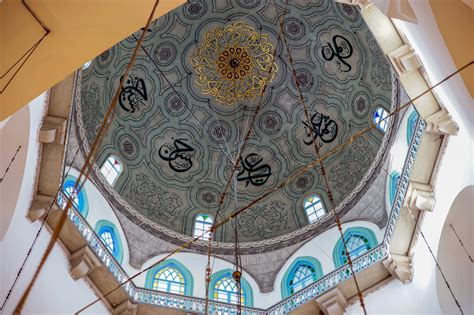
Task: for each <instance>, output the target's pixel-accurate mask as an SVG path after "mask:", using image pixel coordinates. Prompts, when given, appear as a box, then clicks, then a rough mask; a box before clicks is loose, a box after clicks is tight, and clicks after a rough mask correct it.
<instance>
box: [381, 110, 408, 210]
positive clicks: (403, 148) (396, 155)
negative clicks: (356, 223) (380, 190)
mask: <svg viewBox="0 0 474 315" xmlns="http://www.w3.org/2000/svg"><path fill="white" fill-rule="evenodd" d="M413 111H415V109H414V108H413V106H409V107H408V110H407V111H405V115H403V117H402V121H401V122H400V128H399V129H398V133H397V135H396V137H395V141H394V142H393V146H392V148H391V149H390V160H389V166H388V168H387V170H388V171H387V181H386V183H385V194H386V197H385V207H386V209H387V214H388V215H389V216H390V212H391V211H392V205H391V204H390V197H389V196H390V174H392V172H393V171H397V172H399V173H400V174H401V173H402V170H403V165H404V164H405V160H406V159H404V158H400V157H401V156H405V157H406V155H407V153H408V144H407V141H406V138H407V133H408V117H410V114H411V113H412V112H413Z"/></svg>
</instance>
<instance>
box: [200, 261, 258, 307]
mask: <svg viewBox="0 0 474 315" xmlns="http://www.w3.org/2000/svg"><path fill="white" fill-rule="evenodd" d="M233 272H234V271H233V270H232V269H224V270H220V271H218V272H216V273H214V274H212V275H211V281H210V282H209V299H211V300H213V301H217V300H216V299H215V298H214V296H215V294H216V288H215V286H216V284H217V283H218V282H219V281H220V280H222V279H225V278H228V279H230V280H232V281H234V282H235V280H234V278H233V277H232V273H233ZM240 284H241V286H240V288H241V290H242V292H243V294H244V297H245V298H244V303H242V305H245V306H248V307H253V291H252V287H251V286H250V284H249V283H248V282H247V280H246V279H245V278H244V277H243V276H242V277H241V278H240ZM224 303H229V302H224ZM229 304H233V303H229ZM233 305H236V304H233Z"/></svg>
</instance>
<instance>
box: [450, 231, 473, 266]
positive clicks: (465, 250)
mask: <svg viewBox="0 0 474 315" xmlns="http://www.w3.org/2000/svg"><path fill="white" fill-rule="evenodd" d="M449 226H450V227H451V230H453V232H454V234H456V237H457V239H458V241H459V243H460V244H461V246H462V248H463V249H464V252H465V253H466V255H467V257H469V260H470V261H471V263H474V260H473V259H472V256H471V254H469V252H468V250H467V248H466V247H465V246H464V243H463V242H462V240H461V238H460V237H459V235H458V233H457V232H456V230H455V229H454V226H453V225H452V224H449Z"/></svg>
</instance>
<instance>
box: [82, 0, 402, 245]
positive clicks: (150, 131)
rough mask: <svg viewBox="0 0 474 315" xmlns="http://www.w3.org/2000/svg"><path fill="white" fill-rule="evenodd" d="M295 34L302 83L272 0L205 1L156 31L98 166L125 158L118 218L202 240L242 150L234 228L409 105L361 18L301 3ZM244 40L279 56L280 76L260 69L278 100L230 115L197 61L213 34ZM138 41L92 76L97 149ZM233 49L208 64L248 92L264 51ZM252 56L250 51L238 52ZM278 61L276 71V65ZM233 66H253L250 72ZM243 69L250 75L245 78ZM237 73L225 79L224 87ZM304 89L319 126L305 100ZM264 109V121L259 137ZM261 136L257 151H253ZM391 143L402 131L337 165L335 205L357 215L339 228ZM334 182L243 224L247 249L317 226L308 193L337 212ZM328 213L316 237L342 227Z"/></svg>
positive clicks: (197, 0)
mask: <svg viewBox="0 0 474 315" xmlns="http://www.w3.org/2000/svg"><path fill="white" fill-rule="evenodd" d="M276 6H277V8H279V9H278V10H280V11H281V12H279V13H282V10H283V9H282V8H284V7H285V6H286V4H285V3H284V1H281V0H279V1H276ZM282 26H283V30H282V33H283V35H282V36H285V39H286V40H287V43H288V45H289V50H290V52H291V56H292V60H293V65H294V68H295V69H294V74H295V77H296V80H298V82H295V79H294V76H293V70H292V67H291V65H290V64H289V56H288V54H287V52H286V48H285V44H284V42H283V40H282V38H281V37H280V36H279V34H280V24H279V23H278V17H277V15H276V13H275V8H274V4H273V2H272V1H251V0H246V1H240V0H235V1H234V0H232V1H231V0H229V1H224V0H213V1H211V0H208V1H204V0H193V1H190V2H189V3H186V4H184V5H182V6H180V7H178V8H176V9H175V10H173V11H171V12H169V13H167V14H165V15H164V16H162V17H160V18H159V19H157V20H156V21H154V22H153V23H152V24H151V26H150V29H149V30H146V34H145V38H144V42H143V47H144V50H140V51H139V54H138V58H137V60H136V62H135V64H134V66H133V68H132V70H131V72H130V74H129V76H128V77H127V78H125V84H124V87H123V88H122V90H121V97H120V99H121V102H119V104H118V105H119V106H117V109H116V115H115V119H114V122H113V123H112V126H111V128H110V129H109V132H108V134H107V135H106V136H105V138H104V140H103V143H102V146H101V148H100V150H99V153H98V158H97V161H96V162H97V165H102V164H103V163H104V161H105V160H106V159H107V157H108V156H110V155H114V156H117V158H118V159H119V160H120V161H121V162H123V169H122V172H121V174H120V176H119V177H118V178H117V179H116V181H115V183H114V185H113V190H114V193H113V194H111V195H110V196H109V197H110V199H111V200H110V202H111V203H113V204H114V205H115V206H116V208H117V209H119V211H123V212H124V214H126V215H127V216H128V217H130V218H133V220H134V221H135V222H137V221H141V222H151V223H152V226H159V227H163V228H164V229H168V230H172V231H174V232H178V233H181V234H184V235H188V236H190V237H191V236H192V235H193V224H194V222H193V218H195V217H196V216H197V215H199V214H201V213H203V210H205V211H204V212H205V213H208V214H209V215H211V216H213V217H214V218H215V214H216V212H217V208H218V203H219V195H220V193H221V192H222V190H223V187H225V185H226V183H227V181H228V180H229V177H230V174H231V171H232V167H233V162H234V160H235V158H236V156H237V153H238V152H239V150H240V149H242V163H240V165H239V168H238V169H237V171H236V172H235V176H236V178H234V179H232V180H231V186H230V188H229V190H228V193H227V195H226V197H225V199H224V203H223V206H222V211H221V215H222V216H228V215H230V214H231V213H232V212H233V211H235V209H236V208H241V207H243V206H246V205H248V204H249V203H250V202H252V201H253V200H254V199H256V198H258V197H259V196H261V195H262V194H264V193H268V192H271V191H274V190H275V189H276V187H277V186H278V185H280V183H282V182H283V181H285V180H286V179H287V178H291V177H292V176H294V175H295V174H297V173H299V172H300V171H301V170H302V168H303V167H304V166H305V165H307V164H308V163H310V162H312V161H314V160H315V159H316V158H317V157H316V155H315V151H314V143H316V144H317V145H318V146H319V147H320V154H321V156H324V155H325V154H326V153H328V152H329V151H331V150H333V149H335V148H336V147H338V146H339V145H341V144H342V143H344V142H345V141H346V140H347V139H349V138H350V137H351V136H352V135H354V134H356V133H357V132H359V131H361V130H363V129H365V128H367V127H369V126H371V124H372V117H373V116H372V115H373V113H374V111H375V110H376V108H379V107H381V108H384V109H385V110H387V111H389V110H390V109H391V107H392V105H393V106H395V105H396V104H392V99H394V95H396V93H397V85H396V83H395V82H393V76H392V72H391V69H390V66H389V64H388V63H387V60H386V59H385V57H384V54H383V52H382V51H381V50H380V48H379V47H378V45H377V43H376V41H375V38H374V37H373V35H372V34H371V32H370V30H369V28H368V27H367V25H366V24H365V22H364V20H363V19H362V17H361V15H360V14H359V12H358V10H357V9H355V8H354V7H351V6H347V5H341V4H338V3H335V2H333V1H330V0H318V1H313V2H311V3H309V2H306V1H294V2H292V4H289V5H288V9H287V13H286V15H285V21H284V23H283V25H282ZM237 28H239V29H241V30H244V29H245V30H247V31H246V32H247V33H248V34H250V33H252V34H254V33H253V32H255V33H257V34H258V36H259V41H258V43H259V44H262V43H263V42H265V43H267V44H268V45H267V44H266V46H265V45H262V47H263V46H265V49H264V48H262V47H260V48H258V49H260V50H261V51H264V52H265V54H266V56H267V57H265V58H267V59H265V60H267V61H268V63H267V64H266V65H262V67H263V68H262V69H267V73H270V74H271V76H269V77H264V72H265V71H263V70H260V71H261V72H260V73H263V74H262V76H263V79H264V80H265V78H266V83H267V87H266V89H262V90H259V89H256V90H254V92H253V93H255V95H254V96H248V97H247V96H246V97H243V98H241V99H239V98H240V97H241V96H242V95H241V93H240V92H239V93H240V94H239V97H237V98H235V99H234V100H233V101H229V102H227V101H225V102H222V101H219V100H218V99H217V98H218V97H220V96H216V95H217V94H216V95H213V94H212V93H211V90H212V87H211V86H209V93H207V92H206V91H207V87H206V89H205V90H203V82H204V81H203V80H204V79H201V78H200V73H199V72H198V70H196V66H197V65H198V64H199V62H201V61H202V60H203V59H199V58H201V57H199V58H197V57H196V56H198V55H199V56H202V55H203V53H197V52H199V51H200V49H201V48H202V47H203V46H205V45H206V44H205V43H206V42H207V41H209V40H210V37H209V36H210V34H215V32H216V30H226V29H233V31H229V32H236V29H237ZM217 33H219V32H218V31H217ZM247 33H246V34H247ZM139 35H140V32H138V33H136V34H134V36H135V37H134V36H129V37H127V38H125V39H124V40H122V41H121V42H119V43H118V44H117V45H115V46H113V47H111V48H110V49H108V50H107V51H105V52H103V53H102V54H101V55H99V56H98V57H97V58H95V59H94V60H93V61H92V63H91V65H90V66H89V68H87V69H86V70H83V71H82V81H81V104H80V117H81V120H82V121H81V124H82V125H83V128H84V129H83V132H84V134H85V136H86V142H88V143H89V144H90V143H92V141H93V139H94V137H95V134H96V132H97V130H98V126H99V125H100V123H101V121H102V119H103V117H104V115H105V112H106V109H107V107H108V105H109V104H110V102H111V100H112V98H113V94H114V91H115V89H116V87H117V86H118V82H119V81H120V79H121V76H122V73H123V70H124V69H125V67H126V66H127V64H128V62H129V60H130V56H131V55H132V53H133V49H134V47H135V45H136V39H135V38H138V37H139ZM213 36H214V35H213ZM243 37H245V36H243ZM230 43H231V44H226V42H224V41H223V42H222V44H221V45H220V46H219V47H220V49H216V50H215V51H214V52H213V53H212V57H210V56H209V54H208V55H206V56H207V57H206V58H207V61H206V62H208V64H207V66H208V68H209V69H210V68H213V69H214V70H216V69H221V68H219V67H220V66H219V65H220V64H221V63H222V65H223V66H222V69H224V68H227V70H229V71H230V70H231V71H237V70H238V71H239V78H238V80H244V79H246V78H250V75H251V73H252V71H255V59H251V58H255V56H254V55H252V54H254V53H255V51H256V50H249V49H248V48H245V47H240V46H239V45H240V44H236V45H234V43H233V42H230ZM239 43H240V42H239ZM270 46H271V47H270ZM200 47H201V48H200ZM239 47H240V48H241V49H242V50H239V51H237V48H239ZM231 48H233V49H234V50H233V51H231ZM244 48H245V49H244ZM260 50H259V51H260ZM273 50H276V54H275V58H274V59H273V60H270V57H273V53H274V51H273ZM224 52H227V54H228V55H229V56H226V55H225V54H224ZM244 52H245V53H247V54H248V56H249V58H250V59H251V60H250V62H247V61H246V58H247V57H245V55H244ZM231 56H234V57H232V58H236V59H238V58H241V59H239V60H237V61H238V65H237V63H236V61H235V60H234V61H232V60H233V59H232V58H231ZM236 56H237V57H238V58H237V57H236ZM219 57H223V58H221V59H222V60H220V59H219ZM196 58H197V59H196ZM242 58H243V59H242ZM231 61H232V62H231ZM241 61H243V63H241ZM231 63H232V65H231ZM270 63H271V64H272V66H271V71H268V69H269V67H270V66H269V64H270ZM245 65H248V66H249V68H248V69H249V70H247V68H245ZM233 66H234V68H233ZM229 67H230V68H229ZM239 67H242V69H243V71H244V72H245V73H244V72H242V74H241V73H240V68H239ZM265 67H266V68H265ZM214 70H213V71H214ZM206 71H207V70H206ZM201 72H202V73H205V71H204V70H203V71H201ZM227 74H228V73H226V74H223V73H222V72H219V75H220V76H221V77H220V79H219V80H221V81H222V80H223V77H222V75H225V76H226V75H227ZM241 75H242V77H240V76H241ZM208 78H210V77H209V76H208ZM232 80H234V77H233V79H232ZM235 80H237V79H235ZM239 84H240V83H239ZM298 85H299V87H300V90H301V91H302V94H303V97H304V100H305V105H306V107H307V110H308V114H309V119H306V116H305V113H304V110H303V107H302V104H301V103H300V101H299V92H298ZM233 86H234V85H232V84H230V85H228V86H227V87H228V88H229V89H228V90H226V91H227V92H225V93H228V92H229V91H235V90H233ZM223 89H224V88H223ZM223 89H221V92H220V93H224V90H223ZM232 94H233V93H230V94H229V97H231V96H232ZM222 95H223V94H222ZM236 95H237V93H236V92H235V93H234V97H236ZM224 99H225V98H224ZM231 99H232V97H231V98H230V99H229V100H231ZM258 103H260V109H259V111H258V114H257V115H256V117H255V120H254V124H253V125H252V126H250V122H251V120H252V117H253V115H254V113H255V109H256V107H257V104H258ZM249 129H251V135H250V138H249V140H248V142H247V144H246V146H245V147H244V148H241V146H242V139H243V137H244V135H245V134H246V133H247V131H248V130H249ZM389 135H390V129H388V130H387V131H386V132H385V133H382V132H380V131H379V130H373V129H372V130H371V131H369V132H367V133H366V134H365V135H364V136H362V137H359V138H357V140H356V141H355V142H354V143H352V144H351V145H349V146H347V147H345V148H344V149H343V150H340V151H338V152H337V153H335V154H332V155H330V156H329V157H328V158H326V159H325V161H324V164H325V168H326V172H327V177H328V180H329V184H330V186H331V189H332V192H333V195H334V198H335V200H336V203H337V204H340V203H341V204H343V205H344V206H343V207H342V208H341V209H340V211H341V212H340V215H344V213H346V212H347V211H349V209H350V205H351V204H354V203H355V202H356V201H357V200H358V199H360V198H361V197H362V195H363V193H364V189H359V188H357V187H359V186H358V185H359V184H360V183H361V182H362V180H365V181H366V182H364V183H363V184H364V185H368V184H370V181H371V180H373V178H374V177H375V176H366V174H367V173H368V171H369V170H377V171H378V170H379V168H376V167H375V166H374V165H373V163H375V162H374V161H375V158H376V156H378V154H380V152H379V151H380V149H381V147H382V142H383V141H384V136H389ZM379 162H380V160H378V162H377V163H379ZM374 172H375V171H374ZM323 182H324V181H323V179H322V178H321V175H320V173H319V172H318V168H317V167H316V168H312V169H308V170H307V171H305V172H303V173H301V174H299V175H298V176H296V177H295V178H294V179H292V180H291V181H290V182H289V183H288V184H287V185H285V186H284V187H283V188H282V189H280V190H278V193H273V194H270V195H269V197H267V198H266V199H264V200H263V201H261V202H259V203H257V204H255V205H254V206H252V207H250V208H249V209H247V210H246V211H244V212H242V213H241V214H240V215H239V216H238V217H237V219H236V222H233V223H232V224H238V226H239V240H240V241H241V242H243V243H245V242H257V241H263V240H269V239H272V238H277V237H282V236H284V235H286V234H288V233H293V232H295V231H298V230H300V229H301V228H303V227H305V226H306V225H307V224H308V219H307V217H306V214H305V211H304V207H303V205H304V200H305V198H306V197H307V196H308V194H317V195H318V196H319V197H320V198H321V201H322V203H323V204H325V205H329V204H331V203H330V202H329V199H328V195H327V191H326V189H325V185H324V184H323ZM356 188H357V189H356ZM107 189H110V187H109V188H107ZM107 189H105V191H107ZM129 209H133V211H132V210H129ZM381 211H382V210H381ZM327 212H328V214H327V219H326V216H325V220H318V222H315V223H314V225H315V226H320V225H321V226H326V228H327V227H329V224H330V222H331V220H329V219H330V218H331V216H332V215H333V214H332V209H327ZM219 220H220V218H219ZM216 221H218V220H217V218H216ZM320 221H321V222H320ZM333 222H334V220H332V223H333ZM324 224H326V225H324ZM310 234H311V235H313V236H314V233H309V234H308V236H305V237H310V236H311V235H310ZM305 235H306V234H305ZM233 237H234V235H233V231H232V228H231V226H230V225H225V226H223V228H221V229H218V230H217V231H216V233H215V235H213V238H215V239H216V240H217V241H221V242H233Z"/></svg>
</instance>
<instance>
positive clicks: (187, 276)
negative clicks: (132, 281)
mask: <svg viewBox="0 0 474 315" xmlns="http://www.w3.org/2000/svg"><path fill="white" fill-rule="evenodd" d="M167 267H171V268H174V269H176V270H177V271H178V272H179V273H181V275H182V276H183V279H184V295H187V296H193V289H194V279H193V276H192V274H191V272H189V270H188V268H186V267H185V266H184V265H183V264H182V263H180V262H179V261H177V260H176V259H173V258H169V259H166V260H165V261H163V262H161V263H159V264H158V265H156V266H154V267H153V268H151V269H150V270H148V272H147V274H146V279H145V288H147V289H150V290H153V283H154V281H155V276H156V274H157V273H158V272H160V271H161V270H162V269H165V268H167Z"/></svg>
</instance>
